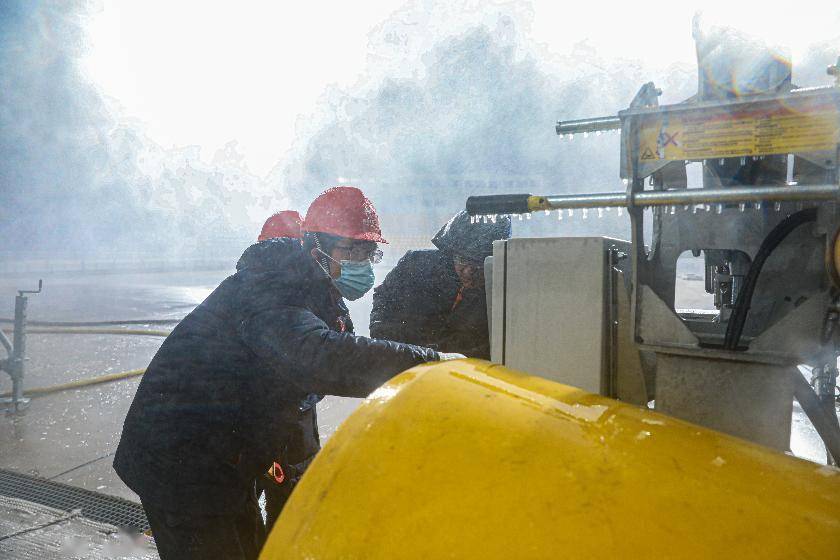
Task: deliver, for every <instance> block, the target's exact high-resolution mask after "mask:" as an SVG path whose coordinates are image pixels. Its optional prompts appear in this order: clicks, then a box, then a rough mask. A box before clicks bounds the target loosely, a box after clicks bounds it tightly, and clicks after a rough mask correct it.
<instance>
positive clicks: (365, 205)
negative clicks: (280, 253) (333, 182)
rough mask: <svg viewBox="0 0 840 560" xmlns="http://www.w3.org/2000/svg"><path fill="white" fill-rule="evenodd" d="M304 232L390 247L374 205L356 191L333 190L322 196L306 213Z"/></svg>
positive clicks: (349, 188) (339, 188) (350, 189)
mask: <svg viewBox="0 0 840 560" xmlns="http://www.w3.org/2000/svg"><path fill="white" fill-rule="evenodd" d="M303 231H306V232H311V233H328V234H330V235H335V236H337V237H346V238H349V239H359V240H361V241H375V242H376V243H388V242H387V241H385V239H384V238H383V237H382V230H381V229H380V228H379V216H377V215H376V210H375V209H374V208H373V204H371V202H370V200H368V198H367V197H366V196H365V195H364V193H362V191H360V190H359V189H357V188H356V187H333V188H331V189H327V190H325V191H324V192H323V193H321V195H320V196H319V197H318V198H316V199H315V200H314V201H313V202H312V204H311V205H310V206H309V210H307V211H306V219H305V220H304V221H303Z"/></svg>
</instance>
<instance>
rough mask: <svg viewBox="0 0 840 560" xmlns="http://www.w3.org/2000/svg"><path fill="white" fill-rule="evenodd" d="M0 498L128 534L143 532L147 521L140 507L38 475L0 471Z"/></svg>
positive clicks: (146, 528)
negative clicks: (75, 515)
mask: <svg viewBox="0 0 840 560" xmlns="http://www.w3.org/2000/svg"><path fill="white" fill-rule="evenodd" d="M0 495H3V496H9V497H12V498H19V499H21V500H27V501H29V502H35V503H38V504H42V505H45V506H48V507H51V508H55V509H58V510H61V511H66V512H68V513H69V512H71V511H73V510H81V516H82V517H86V518H88V519H91V520H93V521H99V522H101V523H109V524H111V525H115V526H117V527H121V528H123V529H126V530H128V531H137V532H143V531H146V530H148V529H149V522H148V520H147V519H146V514H145V512H144V511H143V506H141V505H140V504H137V503H134V502H131V501H129V500H125V499H123V498H117V497H115V496H107V495H105V494H100V493H98V492H93V491H91V490H85V489H84V488H76V487H75V486H70V485H68V484H62V483H61V482H55V481H52V480H47V479H44V478H40V477H37V476H31V475H28V474H23V473H18V472H14V471H10V470H6V469H0Z"/></svg>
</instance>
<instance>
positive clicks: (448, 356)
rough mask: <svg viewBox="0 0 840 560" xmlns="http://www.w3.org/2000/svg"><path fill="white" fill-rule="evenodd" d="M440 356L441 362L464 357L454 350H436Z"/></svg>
mask: <svg viewBox="0 0 840 560" xmlns="http://www.w3.org/2000/svg"><path fill="white" fill-rule="evenodd" d="M438 355H439V356H440V361H441V362H448V361H449V360H461V359H463V358H466V356H464V355H463V354H458V353H456V352H438Z"/></svg>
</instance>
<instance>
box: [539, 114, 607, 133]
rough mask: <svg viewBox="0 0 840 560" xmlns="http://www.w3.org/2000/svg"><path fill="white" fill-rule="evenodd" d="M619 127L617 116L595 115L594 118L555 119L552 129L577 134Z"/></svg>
mask: <svg viewBox="0 0 840 560" xmlns="http://www.w3.org/2000/svg"><path fill="white" fill-rule="evenodd" d="M620 128H621V119H620V118H618V117H596V118H594V119H578V120H574V121H557V126H556V127H554V129H555V130H556V131H557V134H560V135H562V134H578V133H581V132H605V131H607V130H618V129H620Z"/></svg>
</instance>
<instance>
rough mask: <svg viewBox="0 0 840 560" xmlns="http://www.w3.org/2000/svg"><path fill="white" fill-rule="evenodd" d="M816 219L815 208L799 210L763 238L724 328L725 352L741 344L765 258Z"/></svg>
mask: <svg viewBox="0 0 840 560" xmlns="http://www.w3.org/2000/svg"><path fill="white" fill-rule="evenodd" d="M816 219H817V209H816V208H807V209H805V210H801V211H799V212H797V213H795V214H791V215H790V216H788V217H787V218H785V219H784V220H782V221H781V222H779V224H778V225H777V226H776V227H774V228H773V230H772V231H771V232H770V233H769V234H768V235H767V237H765V238H764V241H762V243H761V247H759V249H758V253H756V255H755V259H753V262H752V264H751V265H750V270H749V272H747V276H746V278H745V279H744V286H743V287H742V288H741V291H740V292H738V299H737V300H735V309H734V310H733V311H732V316H731V317H730V318H729V324H728V325H727V327H726V337H725V338H724V342H723V347H724V348H726V349H727V350H736V349H737V348H738V343H740V342H741V335H742V334H743V332H744V325H745V324H746V322H747V314H748V313H749V311H750V304H751V303H752V297H753V293H754V292H755V286H756V284H758V277H759V275H760V274H761V269H762V267H763V266H764V263H765V261H766V260H767V257H769V256H770V254H771V253H772V252H773V251H775V250H776V247H778V246H779V244H781V242H782V241H784V240H785V238H786V237H787V236H788V235H789V234H790V232H792V231H793V230H795V229H796V228H798V227H799V226H801V225H802V224H806V223H808V222H813V221H815V220H816Z"/></svg>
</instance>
